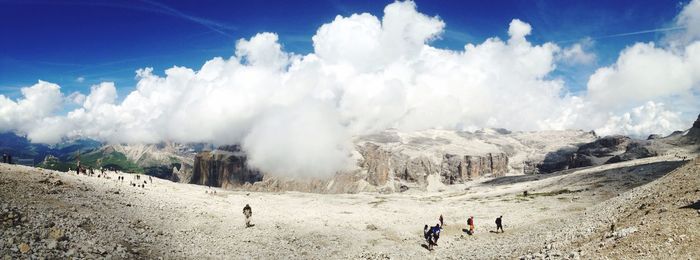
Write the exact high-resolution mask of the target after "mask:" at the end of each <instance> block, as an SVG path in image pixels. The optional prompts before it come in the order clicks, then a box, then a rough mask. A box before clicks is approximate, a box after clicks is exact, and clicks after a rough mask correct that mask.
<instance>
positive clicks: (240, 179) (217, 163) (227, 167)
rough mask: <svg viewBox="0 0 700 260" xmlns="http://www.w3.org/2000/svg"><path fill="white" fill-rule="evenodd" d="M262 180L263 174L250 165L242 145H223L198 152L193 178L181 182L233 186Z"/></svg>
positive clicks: (224, 186)
mask: <svg viewBox="0 0 700 260" xmlns="http://www.w3.org/2000/svg"><path fill="white" fill-rule="evenodd" d="M261 180H262V174H260V172H258V171H257V170H254V169H250V167H248V165H247V164H246V156H245V154H244V153H243V152H241V151H240V147H238V146H223V147H219V149H216V150H214V151H205V152H201V153H198V154H197V155H196V156H195V158H194V165H193V169H192V176H191V178H190V179H189V180H181V182H187V183H192V184H200V185H207V186H214V187H223V188H232V187H239V186H242V185H244V184H246V183H255V182H258V181H261Z"/></svg>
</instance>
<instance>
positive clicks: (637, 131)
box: [596, 101, 685, 138]
mask: <svg viewBox="0 0 700 260" xmlns="http://www.w3.org/2000/svg"><path fill="white" fill-rule="evenodd" d="M683 123H685V122H683V120H681V119H680V115H679V113H678V112H673V111H669V110H667V109H666V108H665V106H664V104H663V103H654V102H652V101H649V102H647V103H646V104H644V105H642V106H639V107H635V108H634V109H632V111H631V112H626V113H624V114H622V115H621V116H615V115H612V116H610V118H609V119H608V121H607V122H606V123H605V125H603V126H602V127H600V128H598V129H596V133H598V134H600V135H610V134H625V135H631V136H636V137H639V138H645V137H646V135H649V134H653V133H664V134H668V133H670V132H672V131H675V130H678V128H676V127H677V126H678V125H682V124H683Z"/></svg>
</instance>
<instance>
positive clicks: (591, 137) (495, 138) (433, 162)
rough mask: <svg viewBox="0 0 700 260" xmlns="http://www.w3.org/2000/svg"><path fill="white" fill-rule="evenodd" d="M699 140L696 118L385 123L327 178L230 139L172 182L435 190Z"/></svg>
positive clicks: (626, 157)
mask: <svg viewBox="0 0 700 260" xmlns="http://www.w3.org/2000/svg"><path fill="white" fill-rule="evenodd" d="M697 140H700V118H699V120H698V121H696V122H695V124H694V125H693V127H692V128H691V129H690V130H688V131H686V132H685V133H681V134H672V135H670V136H667V137H660V136H658V135H656V136H654V137H653V138H648V139H647V140H638V139H633V138H630V137H627V136H621V135H614V136H605V137H599V136H597V135H596V134H595V133H594V132H585V131H582V130H566V131H537V132H510V131H507V130H504V129H484V130H479V131H475V132H466V131H448V130H435V129H433V130H424V131H417V132H401V131H397V130H391V129H390V130H386V131H383V132H380V133H376V134H372V135H365V136H358V137H355V138H354V140H353V143H354V145H355V151H354V152H353V160H355V161H356V162H357V164H356V167H355V169H352V170H348V171H344V172H338V173H337V174H336V175H335V176H333V177H332V178H328V179H314V180H294V179H288V178H284V177H279V176H274V175H269V174H265V173H261V172H258V171H256V170H254V169H250V168H249V167H248V165H247V164H246V157H245V154H244V153H243V152H242V151H240V148H239V147H238V146H227V147H223V148H220V149H218V150H215V151H211V152H203V153H200V154H198V155H197V156H196V157H195V159H194V163H193V165H194V168H193V171H192V174H191V175H187V174H179V175H181V176H180V177H176V178H175V179H178V180H179V181H180V182H185V183H195V184H202V185H211V186H218V187H227V188H231V187H240V188H244V189H249V190H261V191H280V190H298V191H306V192H323V193H325V192H329V193H337V192H341V193H344V192H362V191H379V192H401V191H405V190H407V189H420V190H429V191H430V190H432V191H435V190H442V189H445V187H447V186H448V185H458V184H464V183H466V182H469V181H472V180H476V179H479V178H482V177H497V176H503V175H518V174H544V173H552V172H557V171H562V170H567V169H573V168H580V167H590V166H597V165H602V164H609V163H617V162H623V161H630V160H635V159H640V158H646V157H652V156H657V155H662V154H668V153H673V151H676V149H680V148H679V147H685V146H684V145H693V144H696V143H698V142H697Z"/></svg>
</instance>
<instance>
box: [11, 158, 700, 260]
mask: <svg viewBox="0 0 700 260" xmlns="http://www.w3.org/2000/svg"><path fill="white" fill-rule="evenodd" d="M699 168H700V165H699V164H698V160H694V161H693V160H686V161H683V160H682V158H678V157H677V156H675V155H664V156H659V157H651V158H645V159H639V160H633V161H628V162H622V163H616V164H608V165H602V166H597V167H589V168H580V169H572V170H567V171H563V172H559V173H554V174H546V175H545V174H543V175H516V176H505V177H498V178H484V179H481V180H479V181H475V182H470V183H469V184H461V185H452V186H446V187H445V189H441V191H440V192H425V191H418V190H408V191H406V192H404V193H393V194H378V193H360V194H312V193H297V192H282V193H264V192H247V191H230V190H221V189H216V188H207V187H205V186H198V185H188V184H180V183H173V182H170V181H167V180H160V179H155V178H154V179H153V183H150V182H149V183H147V184H146V185H145V187H144V188H141V187H134V186H130V185H129V184H130V182H136V180H135V176H134V175H128V174H117V173H114V172H112V173H109V174H108V176H107V177H108V178H109V179H107V178H104V177H101V178H98V177H97V176H86V175H76V174H75V173H61V172H55V171H50V170H44V169H38V168H31V167H25V166H16V165H7V164H0V224H1V225H2V239H0V255H4V256H5V257H6V258H8V257H9V258H18V257H22V258H23V257H27V256H30V257H32V258H42V257H43V258H64V257H78V258H97V257H105V258H115V259H116V258H158V257H163V258H165V259H173V258H175V259H179V258H201V257H204V258H246V259H250V258H252V259H271V258H273V259H277V258H292V259H299V258H305V259H307V258H310V259H327V258H344V259H347V258H354V259H358V258H359V259H384V258H395V259H425V258H430V259H446V258H447V259H450V258H453V259H460V258H471V259H474V258H477V259H500V258H504V259H513V258H545V257H548V258H586V259H589V258H592V259H597V258H605V257H609V258H630V259H636V258H640V257H641V258H644V257H647V258H667V257H670V258H669V259H698V258H700V249H698V248H697V246H696V245H697V243H698V241H699V240H700V233H699V232H700V212H699V211H698V203H700V202H698V199H700V178H698V175H699V174H700V170H699ZM117 176H125V180H124V181H123V182H120V181H118V180H117ZM663 176H665V177H663ZM145 178H147V177H143V176H142V177H141V180H139V183H143V181H144V179H145ZM526 190H527V191H528V196H523V191H526ZM246 204H250V205H251V207H252V209H253V218H252V219H253V221H252V223H253V224H255V226H253V227H251V228H245V227H244V218H243V214H242V212H241V211H242V209H243V206H244V205H246ZM647 211H648V212H647ZM440 214H442V215H444V217H445V229H444V230H443V232H442V235H441V238H440V241H439V245H438V246H437V247H436V248H435V250H433V251H429V250H427V249H426V248H425V246H424V241H423V238H422V229H423V225H425V224H428V225H431V226H432V225H435V224H436V223H437V219H438V216H440ZM500 215H503V221H504V226H505V233H493V232H492V231H493V230H495V224H494V219H495V218H496V217H498V216H500ZM469 216H474V217H475V222H476V234H475V235H474V236H469V235H466V233H464V232H463V231H462V229H463V228H465V227H466V219H467V218H468V217H469ZM612 223H615V225H616V227H615V228H616V229H615V231H616V232H614V233H613V232H610V228H611V224H612Z"/></svg>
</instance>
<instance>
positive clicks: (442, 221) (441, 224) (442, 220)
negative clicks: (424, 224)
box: [438, 214, 445, 227]
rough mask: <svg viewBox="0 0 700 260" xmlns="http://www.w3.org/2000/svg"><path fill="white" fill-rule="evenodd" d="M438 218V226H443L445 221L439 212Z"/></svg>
mask: <svg viewBox="0 0 700 260" xmlns="http://www.w3.org/2000/svg"><path fill="white" fill-rule="evenodd" d="M438 220H440V226H441V227H444V226H445V223H444V219H443V218H442V214H440V218H438Z"/></svg>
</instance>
